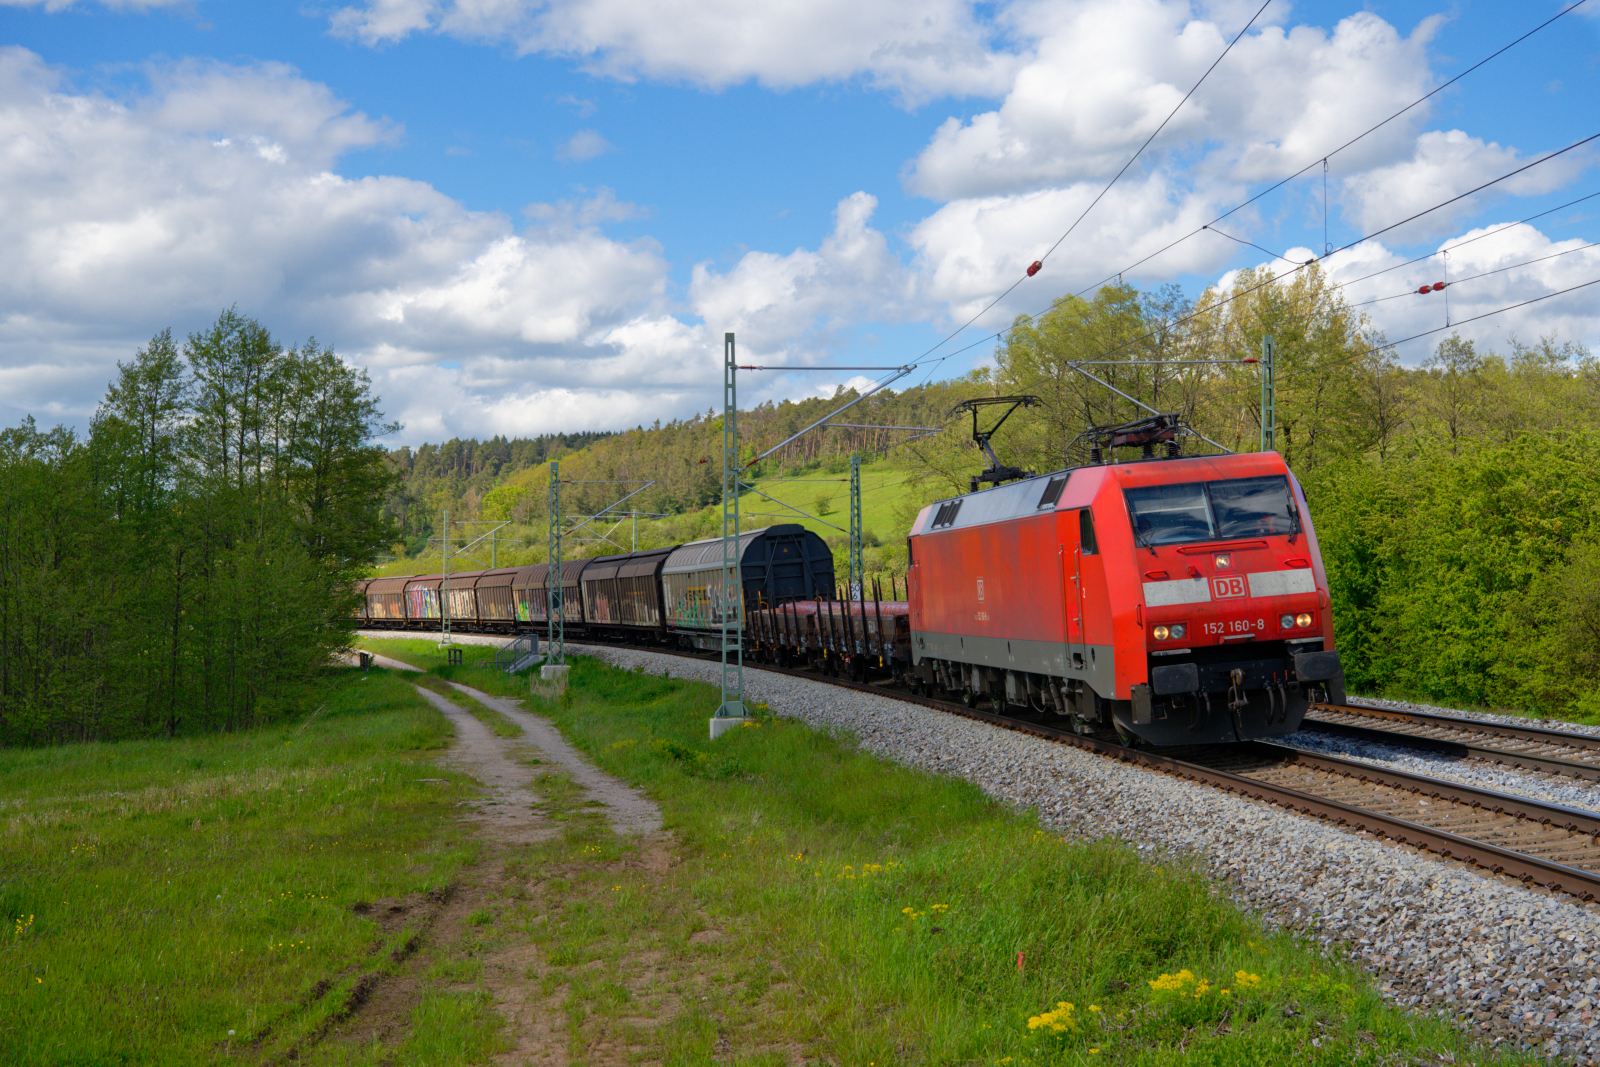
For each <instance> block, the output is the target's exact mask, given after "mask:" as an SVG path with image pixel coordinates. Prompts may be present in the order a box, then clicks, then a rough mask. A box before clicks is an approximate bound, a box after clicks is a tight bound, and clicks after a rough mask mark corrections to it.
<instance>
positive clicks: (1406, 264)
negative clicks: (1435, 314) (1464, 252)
mask: <svg viewBox="0 0 1600 1067" xmlns="http://www.w3.org/2000/svg"><path fill="white" fill-rule="evenodd" d="M1597 196H1600V192H1596V193H1590V194H1589V195H1588V196H1580V197H1578V199H1576V200H1568V201H1567V202H1566V203H1565V204H1558V205H1556V206H1555V207H1553V208H1547V209H1546V210H1544V211H1541V212H1539V213H1538V214H1537V215H1529V216H1528V217H1527V218H1525V219H1520V220H1518V221H1516V222H1508V223H1506V224H1505V225H1503V226H1496V227H1495V228H1494V229H1492V230H1486V231H1484V232H1483V233H1480V234H1478V236H1476V237H1468V238H1467V239H1466V240H1465V241H1457V242H1456V243H1455V244H1453V245H1446V246H1445V247H1443V248H1440V249H1436V250H1435V251H1432V252H1429V253H1428V254H1427V255H1425V256H1418V257H1416V258H1415V259H1408V260H1406V261H1405V262H1404V263H1396V264H1394V265H1393V266H1391V267H1384V268H1383V269H1382V270H1375V271H1373V272H1372V273H1371V274H1363V275H1362V276H1361V277H1359V278H1351V279H1350V280H1349V281H1345V282H1340V283H1339V284H1338V285H1336V286H1334V288H1336V289H1343V288H1344V287H1345V286H1347V285H1355V284H1356V283H1357V282H1364V281H1367V280H1368V279H1369V278H1376V277H1377V276H1378V275H1380V274H1388V273H1389V272H1390V271H1392V270H1399V269H1400V268H1401V267H1409V266H1411V265H1412V264H1414V263H1421V262H1422V261H1423V260H1427V259H1432V258H1433V257H1434V256H1436V255H1438V254H1439V253H1440V252H1454V251H1455V250H1456V249H1458V248H1462V247H1465V246H1466V245H1470V244H1472V243H1473V242H1474V241H1481V240H1483V239H1484V238H1485V237H1493V236H1494V235H1495V234H1497V233H1504V232H1506V231H1507V230H1510V229H1515V228H1516V227H1518V226H1525V225H1527V224H1528V223H1530V222H1532V221H1533V220H1534V219H1542V218H1544V217H1545V216H1546V215H1552V214H1554V213H1556V212H1557V211H1563V210H1565V209H1567V208H1569V207H1572V206H1573V205H1574V204H1581V203H1583V202H1584V201H1585V200H1593V199H1594V198H1595V197H1597Z"/></svg>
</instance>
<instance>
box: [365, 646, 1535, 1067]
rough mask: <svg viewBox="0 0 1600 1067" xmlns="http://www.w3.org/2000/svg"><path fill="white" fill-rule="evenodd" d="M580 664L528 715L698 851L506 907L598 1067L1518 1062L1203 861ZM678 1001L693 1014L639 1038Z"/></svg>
mask: <svg viewBox="0 0 1600 1067" xmlns="http://www.w3.org/2000/svg"><path fill="white" fill-rule="evenodd" d="M366 645H367V647H372V648H377V649H379V650H382V651H385V652H387V653H388V654H391V655H396V656H398V657H399V658H410V655H411V653H412V652H413V651H414V652H415V653H416V654H418V655H419V656H421V657H424V658H425V657H430V656H432V655H435V654H436V653H437V649H436V648H432V647H429V646H428V645H427V644H426V643H424V642H366ZM412 646H421V647H416V648H414V649H413V647H412ZM418 662H419V663H420V662H421V660H419V661H418ZM571 662H572V664H573V670H572V676H571V683H570V685H569V687H568V689H567V691H566V693H565V694H564V695H563V696H562V697H561V698H559V699H538V698H534V699H532V700H530V701H529V706H531V707H535V708H536V709H537V710H539V711H540V712H541V713H543V714H545V715H547V716H549V717H550V718H552V719H553V720H554V721H555V722H556V723H557V724H558V725H559V726H560V727H561V729H562V731H563V732H564V733H565V734H566V736H567V737H568V738H569V739H570V740H572V741H573V742H574V743H575V744H576V745H578V746H579V747H580V748H581V749H583V750H584V751H586V752H587V753H588V754H589V755H590V756H591V757H592V758H593V759H594V760H595V761H596V762H597V763H598V764H599V765H600V766H601V767H603V768H604V769H606V770H608V771H610V772H611V773H613V774H616V775H617V776H619V777H621V778H623V779H624V780H627V781H629V782H632V783H634V784H636V785H638V786H640V787H642V788H644V789H645V790H647V791H648V792H649V793H650V794H651V795H652V796H653V797H655V798H656V800H657V801H658V802H659V803H660V804H661V806H662V809H663V812H664V815H665V818H666V824H667V827H668V828H669V829H670V830H671V832H672V833H673V835H674V843H673V846H672V847H673V851H674V854H675V857H676V862H675V863H674V864H672V865H670V866H668V867H667V868H666V869H665V870H664V871H661V872H660V873H657V874H653V875H652V874H649V873H647V872H646V871H644V870H641V869H640V866H639V864H638V863H637V862H630V861H629V856H630V854H633V853H636V852H637V846H636V845H633V844H630V843H629V842H627V841H624V840H621V839H617V838H615V837H612V836H611V835H610V834H609V833H608V832H606V830H605V828H604V826H603V825H601V824H598V823H590V824H587V825H586V826H585V827H584V828H583V832H582V833H576V832H573V833H569V834H568V835H567V837H566V838H564V839H563V840H562V841H559V842H551V843H549V844H548V845H544V846H540V847H539V848H538V849H535V850H531V851H530V852H529V854H528V856H527V857H525V858H524V859H522V860H519V861H517V862H520V863H524V864H526V867H527V870H529V871H530V872H541V871H542V872H545V873H544V875H543V877H545V878H547V879H550V878H556V877H559V885H560V898H561V900H562V902H563V903H562V904H561V905H560V906H558V907H556V908H553V909H552V908H551V907H550V906H549V904H548V903H547V902H546V903H541V904H538V905H530V904H529V903H527V902H524V901H520V900H518V899H515V898H514V897H506V898H504V899H502V900H501V901H500V902H499V904H498V906H497V908H496V909H495V910H494V911H493V913H492V916H491V919H492V925H493V928H494V929H495V930H496V931H498V934H497V936H498V937H499V938H500V939H501V942H502V943H503V944H517V943H521V944H526V943H532V944H534V945H537V946H539V948H540V950H541V953H542V958H543V960H544V961H545V963H546V966H545V967H544V968H543V969H542V970H541V971H540V972H539V974H538V981H539V982H540V983H541V986H542V988H544V989H545V990H547V991H549V992H550V993H551V995H553V996H556V997H558V998H562V999H561V1003H562V1005H563V1007H564V1010H565V1012H566V1015H567V1018H568V1020H569V1031H568V1033H567V1040H568V1054H569V1056H571V1057H573V1059H574V1062H585V1061H586V1059H587V1057H588V1056H589V1055H591V1054H592V1053H593V1050H595V1049H598V1048H605V1049H610V1050H612V1051H615V1050H617V1049H618V1048H619V1047H621V1048H625V1049H627V1052H628V1055H629V1056H636V1057H639V1058H642V1059H645V1060H649V1061H657V1060H659V1061H660V1062H664V1063H669V1064H701V1063H706V1062H710V1060H711V1059H712V1058H713V1057H714V1056H716V1055H718V1054H719V1051H720V1053H721V1054H722V1055H723V1057H724V1058H725V1059H727V1060H728V1061H730V1062H739V1063H750V1064H756V1063H761V1064H766V1063H771V1064H774V1065H776V1064H779V1063H784V1062H789V1053H791V1052H796V1051H801V1052H803V1054H804V1055H806V1056H808V1057H817V1058H820V1059H821V1061H822V1062H832V1063H842V1064H861V1065H872V1064H891V1063H892V1064H901V1063H919V1064H921V1063H927V1064H1016V1065H1021V1064H1088V1063H1102V1062H1107V1063H1119V1064H1163V1063H1185V1064H1190V1063H1204V1064H1213V1065H1239V1067H1245V1065H1249V1067H1255V1065H1259V1064H1279V1063H1293V1064H1297V1065H1299V1064H1307V1065H1328V1067H1334V1065H1340V1067H1343V1065H1346V1064H1394V1065H1401V1064H1407V1065H1409V1064H1415V1063H1436V1062H1455V1063H1467V1062H1473V1063H1478V1062H1482V1063H1501V1062H1521V1061H1519V1060H1518V1059H1517V1058H1516V1057H1514V1056H1511V1055H1505V1056H1498V1055H1495V1054H1492V1053H1489V1052H1486V1051H1485V1050H1484V1049H1482V1048H1481V1047H1479V1046H1475V1045H1474V1044H1472V1043H1471V1042H1469V1041H1468V1040H1467V1039H1466V1038H1465V1037H1464V1036H1463V1035H1462V1034H1460V1033H1459V1032H1457V1031H1455V1030H1454V1029H1452V1028H1450V1027H1449V1026H1448V1025H1445V1024H1443V1023H1440V1022H1439V1021H1437V1020H1434V1019H1427V1018H1417V1017H1413V1016H1409V1015H1406V1014H1404V1013H1402V1012H1399V1011H1397V1010H1395V1009H1394V1008H1392V1007H1390V1006H1388V1005H1387V1004H1386V1003H1385V1002H1384V1001H1383V1000H1382V999H1381V997H1380V996H1379V995H1378V993H1377V992H1376V990H1375V988H1374V984H1373V982H1372V980H1371V979H1370V978H1369V977H1368V976H1367V975H1365V974H1364V973H1363V972H1361V971H1360V970H1359V969H1357V968H1356V967H1354V966H1347V965H1345V964H1342V963H1340V962H1338V961H1336V960H1329V959H1327V958H1325V957H1324V956H1323V955H1322V954H1321V953H1320V951H1319V949H1318V948H1317V947H1316V946H1314V945H1309V944H1306V943H1303V942H1300V941H1297V940H1295V939H1294V938H1292V937H1288V936H1284V935H1278V934H1271V933H1268V932H1267V931H1265V930H1264V929H1263V928H1262V927H1261V926H1260V924H1259V923H1258V922H1256V921H1255V920H1254V919H1252V918H1250V917H1248V916H1246V915H1244V914H1242V913H1241V912H1239V911H1238V910H1236V909H1235V908H1233V907H1232V906H1230V905H1229V904H1227V903H1226V902H1225V901H1223V900H1221V899H1220V898H1219V897H1218V895H1217V893H1216V892H1215V891H1214V889H1213V887H1212V886H1211V884H1210V883H1208V882H1207V881H1206V880H1205V879H1204V878H1203V877H1201V876H1200V875H1199V874H1198V873H1195V872H1194V871H1191V870H1188V869H1186V868H1184V867H1182V866H1172V865H1165V866H1163V865H1156V864H1150V863H1146V862H1144V861H1142V860H1141V859H1139V858H1138V856H1137V855H1136V854H1135V853H1134V851H1133V850H1132V849H1130V848H1128V847H1125V846H1123V845H1121V844H1118V843H1116V842H1098V843H1081V842H1068V841H1063V840H1061V839H1059V838H1057V837H1055V836H1053V835H1050V834H1048V833H1045V832H1043V831H1042V830H1041V829H1040V828H1039V826H1038V824H1037V822H1036V821H1035V820H1034V818H1033V817H1032V816H1031V815H1030V814H1028V813H1019V812H1015V811H1012V810H1010V809H1008V808H1006V807H1004V806H1002V805H1000V804H998V803H996V802H994V801H992V800H989V799H988V798H986V797H984V796H983V795H982V794H981V793H980V792H979V791H978V790H977V789H976V788H974V787H972V786H971V785H968V784H967V783H965V782H962V781H959V780H955V779H950V778H943V777H937V776H933V775H929V774H925V773H922V772H919V771H913V770H909V769H906V768H903V767H900V766H898V765H895V764H891V763H887V762H885V761H883V760H880V759H878V758H876V757H873V756H870V755H867V754H864V753H862V752H859V751H857V750H856V749H855V747H854V746H853V744H851V743H850V742H849V740H848V739H838V738H832V737H828V736H824V735H822V734H819V733H817V732H816V731H813V730H811V729H809V728H807V727H805V726H802V725H800V724H797V723H795V722H793V721H789V720H785V719H781V718H777V717H772V716H763V717H761V718H759V719H758V720H757V723H756V724H753V725H751V726H750V727H747V728H745V729H743V730H739V731H735V732H734V733H732V734H730V735H726V736H725V737H723V738H722V739H720V740H719V741H717V742H711V741H709V740H708V739H707V737H706V719H707V717H708V715H709V714H710V709H711V708H712V707H713V706H714V705H715V703H716V692H715V690H714V689H713V688H712V687H710V686H707V685H704V684H701V683H698V682H688V681H683V680H680V679H675V678H671V677H663V676H660V675H647V674H640V673H629V672H624V671H619V670H616V669H613V668H609V667H606V666H604V665H602V664H600V663H598V662H596V661H594V660H591V659H587V658H582V657H574V658H573V659H572V661H571ZM445 672H449V673H452V674H454V675H455V676H457V677H461V678H463V679H464V680H467V681H468V682H469V684H473V685H479V686H481V687H483V688H485V689H486V690H488V691H491V692H498V693H504V694H507V695H517V696H521V695H525V694H526V692H527V684H528V683H527V682H526V680H524V679H517V678H506V677H505V676H503V675H502V676H496V675H494V674H493V673H491V672H476V671H470V669H468V668H441V673H445ZM463 672H465V673H463ZM469 675H470V676H472V677H469ZM552 872H558V873H552ZM708 929H710V930H714V931H716V932H717V935H718V936H717V940H715V941H711V942H707V943H699V939H700V938H702V937H704V936H705V934H704V933H703V931H706V930H708ZM641 958H644V959H647V960H649V961H650V962H649V967H650V968H652V971H651V974H653V975H654V978H653V979H652V980H651V981H650V982H646V981H645V980H644V979H643V978H642V977H641V967H640V964H639V960H640V959H641ZM530 973H532V972H530ZM662 974H666V975H668V976H670V978H669V980H668V981H669V985H668V987H667V988H666V989H665V990H662V989H660V988H659V987H660V985H661V983H662V981H663V979H662V977H661V976H662ZM702 998H704V999H702ZM662 1005H669V1006H670V1005H676V1006H677V1008H676V1014H672V1015H670V1017H668V1018H659V1019H656V1020H655V1022H654V1024H653V1025H652V1026H650V1027H649V1028H647V1029H646V1028H642V1027H640V1026H639V1025H638V1019H639V1017H641V1016H647V1015H649V1014H650V1012H651V1011H663V1010H668V1009H663V1008H662V1007H661V1006H662ZM1063 1005H1068V1007H1063ZM1439 1055H1444V1056H1453V1057H1454V1059H1453V1060H1443V1059H1439V1058H1437V1057H1438V1056H1439Z"/></svg>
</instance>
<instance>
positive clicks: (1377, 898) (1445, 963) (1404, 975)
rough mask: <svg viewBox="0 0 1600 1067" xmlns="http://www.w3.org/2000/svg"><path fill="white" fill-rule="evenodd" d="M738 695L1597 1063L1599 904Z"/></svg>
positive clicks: (1234, 802)
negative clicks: (1199, 881)
mask: <svg viewBox="0 0 1600 1067" xmlns="http://www.w3.org/2000/svg"><path fill="white" fill-rule="evenodd" d="M571 647H572V648H573V651H580V650H582V651H585V652H589V653H592V654H594V655H598V656H599V657H600V658H602V659H604V660H606V661H608V662H610V663H612V664H615V665H616V666H619V667H623V668H626V669H630V670H631V669H642V670H648V671H651V672H652V673H654V672H659V671H668V672H670V673H671V674H672V675H673V676H675V677H683V678H694V679H698V680H701V681H707V682H711V683H712V684H717V682H718V681H719V673H718V672H719V670H720V668H719V667H718V665H717V664H715V663H709V662H705V661H696V660H688V659H683V658H680V657H675V656H662V655H657V654H654V653H649V652H640V651H635V650H631V649H618V648H611V647H587V648H581V649H580V646H571ZM745 693H746V696H747V697H748V698H749V699H751V700H754V701H760V702H763V703H765V704H767V705H768V706H769V707H770V708H771V709H772V710H773V711H774V712H775V713H777V714H781V715H786V716H791V717H794V718H797V719H800V720H802V721H804V722H807V723H809V724H811V725H813V726H816V727H819V728H823V729H828V730H847V731H850V732H852V733H854V734H855V736H856V737H857V738H859V740H860V744H861V746H862V748H864V749H866V750H868V751H871V752H875V753H877V754H879V755H882V756H884V757H886V758H889V759H892V760H895V761H897V762H899V763H903V764H907V765H909V766H914V767H921V768H924V769H927V770H930V771H935V772H938V773H942V774H955V775H960V776H962V777H964V778H967V779H968V780H970V781H972V782H974V783H975V784H977V785H978V786H980V787H981V788H982V789H984V790H985V791H986V792H988V793H989V794H990V795H992V796H995V797H997V798H999V799H1002V800H1005V801H1007V802H1010V803H1013V804H1016V805H1018V806H1021V807H1031V808H1036V809H1037V810H1038V812H1039V818H1040V820H1041V821H1042V822H1043V823H1044V824H1045V825H1047V826H1049V827H1050V828H1051V829H1053V830H1056V831H1059V832H1065V833H1071V834H1075V835H1081V836H1088V837H1101V836H1116V837H1121V838H1124V839H1126V840H1129V841H1130V842H1132V843H1133V844H1134V845H1136V847H1138V848H1139V849H1141V850H1153V851H1157V852H1162V853H1175V854H1191V855H1195V856H1198V857H1199V858H1200V860H1201V862H1202V863H1203V864H1204V866H1205V867H1206V869H1208V870H1209V871H1210V872H1211V874H1212V875H1213V876H1215V877H1217V878H1219V879H1222V880H1224V881H1225V882H1226V883H1227V884H1229V885H1230V886H1232V887H1233V890H1234V892H1235V894H1236V896H1237V897H1238V898H1239V900H1240V901H1241V903H1243V904H1245V905H1247V906H1249V907H1252V908H1253V909H1255V910H1257V911H1259V912H1260V913H1262V914H1263V915H1264V916H1265V917H1266V918H1267V920H1268V921H1269V922H1272V923H1274V924H1277V925H1281V926H1284V927H1287V928H1290V929H1293V930H1296V931H1299V932H1301V933H1303V934H1304V935H1306V936H1308V937H1311V938H1314V939H1315V940H1317V941H1319V942H1321V943H1322V944H1324V945H1339V946H1342V947H1343V948H1344V949H1346V950H1347V951H1349V952H1350V953H1352V954H1353V955H1354V956H1356V957H1357V958H1359V959H1361V960H1362V961H1363V962H1364V963H1365V964H1366V965H1367V966H1368V967H1370V968H1371V969H1372V970H1373V971H1375V972H1377V973H1378V974H1379V976H1380V980H1381V984H1382V988H1383V990H1384V992H1385V994H1386V995H1388V996H1390V997H1391V998H1393V999H1394V1000H1395V1001H1396V1002H1398V1003H1399V1004H1401V1005H1403V1006H1405V1007H1410V1008H1414V1009H1417V1010H1419V1011H1433V1012H1438V1013H1439V1014H1441V1015H1447V1016H1452V1015H1453V1016H1455V1017H1458V1018H1460V1019H1461V1020H1462V1021H1463V1023H1464V1024H1465V1025H1468V1026H1470V1027H1472V1028H1474V1029H1477V1030H1479V1031H1481V1032H1482V1033H1484V1035H1485V1036H1486V1037H1488V1038H1489V1039H1490V1040H1493V1041H1494V1042H1496V1043H1499V1042H1501V1041H1508V1040H1509V1041H1512V1042H1515V1043H1516V1044H1519V1045H1525V1046H1529V1047H1533V1048H1537V1049H1538V1050H1539V1051H1541V1052H1543V1053H1544V1054H1545V1055H1547V1056H1549V1057H1552V1058H1555V1059H1559V1060H1560V1061H1562V1062H1569V1063H1580V1064H1586V1065H1592V1064H1595V1063H1597V1059H1596V1057H1597V1056H1600V1009H1597V1007H1596V1001H1597V999H1600V906H1595V905H1583V904H1579V903H1577V902H1575V901H1573V900H1572V899H1571V898H1569V897H1556V896H1552V895H1549V894H1545V893H1542V892H1536V891H1530V890H1526V889H1523V888H1522V887H1520V886H1518V885H1515V884H1510V883H1508V882H1507V881H1505V880H1501V879H1495V878H1492V877H1488V876H1485V875H1483V874H1480V873H1477V872H1475V871H1472V870H1468V869H1465V868H1463V867H1460V866H1457V865H1454V864H1449V863H1444V862H1439V861H1437V860H1434V859H1431V858H1429V857H1428V856H1426V855H1423V854H1421V853H1418V852H1414V851H1412V850H1411V849H1408V848H1404V847H1401V846H1395V845H1391V844H1388V843H1386V842H1383V841H1380V840H1378V839H1376V838H1372V837H1368V836H1365V835H1360V834H1354V833H1347V832H1345V831H1343V830H1339V829H1337V828H1335V827H1332V826H1328V825H1326V824H1324V823H1321V822H1319V821H1316V820H1313V819H1308V818H1302V817H1300V816H1297V815H1291V814H1289V813H1287V812H1283V811H1281V810H1279V809H1276V808H1273V807H1269V806H1267V805H1263V804H1257V803H1255V802H1252V801H1246V800H1242V799H1239V798H1237V797H1233V796H1230V795H1228V794H1226V793H1222V792H1220V791H1218V790H1215V789H1210V788H1207V787H1204V786H1200V785H1196V784H1194V783H1190V782H1184V781H1181V780H1179V779H1176V778H1170V777H1167V776H1165V775H1160V774H1156V773H1154V772H1150V771H1145V770H1143V769H1140V768H1136V767H1129V766H1126V765H1123V764H1119V763H1116V762H1114V761H1112V760H1107V759H1102V758H1099V757H1096V756H1092V755H1090V754H1088V753H1086V752H1082V751H1080V750H1078V749H1073V748H1068V747H1065V746H1062V745H1056V744H1052V743H1050V742H1048V741H1043V740H1040V739H1038V738H1032V737H1027V736H1024V735H1021V734H1016V733H1012V732H1010V731H1007V730H1001V729H998V728H995V727H991V726H987V725H985V724H982V723H978V722H974V721H972V720H970V719H963V718H960V717H958V716H954V715H947V714H943V713H940V712H937V711H933V710H931V709H927V708H922V707H919V706H917V705H914V704H906V703H903V702H901V701H897V700H892V699H889V698H886V697H878V696H872V695H868V694H863V693H855V692H851V691H849V690H844V689H839V688H837V687H833V686H828V685H825V684H822V683H818V682H812V681H808V680H805V679H798V678H789V677H785V676H783V675H777V674H770V673H767V672H764V671H756V670H752V671H748V672H746V674H745ZM709 714H710V713H709V711H708V712H707V715H708V717H709ZM1084 797H1093V798H1094V805H1093V806H1092V807H1085V806H1084V805H1083V804H1082V802H1081V798H1084Z"/></svg>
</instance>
